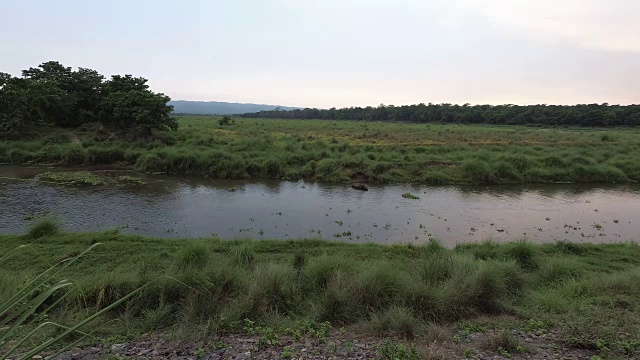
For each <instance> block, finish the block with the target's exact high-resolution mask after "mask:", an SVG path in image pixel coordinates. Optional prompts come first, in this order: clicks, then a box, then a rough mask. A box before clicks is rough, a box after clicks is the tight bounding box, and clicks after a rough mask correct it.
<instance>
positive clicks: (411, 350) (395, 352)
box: [376, 341, 420, 360]
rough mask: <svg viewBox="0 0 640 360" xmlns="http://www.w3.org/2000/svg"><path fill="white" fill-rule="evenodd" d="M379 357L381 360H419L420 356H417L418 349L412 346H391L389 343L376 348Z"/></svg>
mask: <svg viewBox="0 0 640 360" xmlns="http://www.w3.org/2000/svg"><path fill="white" fill-rule="evenodd" d="M376 352H377V353H378V355H379V356H381V357H382V358H383V359H388V360H419V359H420V355H419V354H418V349H417V348H416V346H415V345H414V344H410V345H408V346H407V345H404V344H395V345H394V344H392V343H390V342H388V341H387V342H385V343H384V344H383V345H382V346H379V347H378V348H377V351H376Z"/></svg>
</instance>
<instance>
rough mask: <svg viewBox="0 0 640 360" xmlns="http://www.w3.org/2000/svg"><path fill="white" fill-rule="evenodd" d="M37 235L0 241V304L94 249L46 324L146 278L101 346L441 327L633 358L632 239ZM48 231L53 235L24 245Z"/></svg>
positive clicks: (638, 292)
mask: <svg viewBox="0 0 640 360" xmlns="http://www.w3.org/2000/svg"><path fill="white" fill-rule="evenodd" d="M36 230H38V231H35V230H33V231H32V233H31V235H25V236H22V235H2V236H0V244H2V246H1V249H2V250H0V257H1V256H2V255H4V254H5V253H6V252H7V251H9V250H10V249H14V248H16V247H18V246H19V245H22V244H29V246H27V247H25V248H23V249H21V250H20V252H19V253H18V254H16V255H15V256H14V257H12V258H10V259H9V260H7V261H4V262H3V263H2V264H0V280H1V281H0V284H1V285H0V299H1V300H6V299H7V298H8V296H9V295H10V294H11V293H12V292H13V291H15V289H16V288H17V287H18V286H20V284H22V283H24V280H25V279H26V278H30V277H33V276H34V275H35V274H38V273H39V272H41V271H43V270H45V269H46V268H47V267H48V266H50V265H51V264H54V263H56V262H58V261H60V260H62V259H65V258H68V257H70V256H75V255H77V254H79V253H80V252H81V251H83V250H85V249H86V248H88V247H89V246H90V245H91V244H95V243H98V242H99V243H100V245H98V246H97V247H96V248H94V249H93V250H92V251H90V252H89V253H88V254H87V255H85V256H84V257H83V258H82V259H80V260H79V261H78V262H77V263H76V264H74V265H72V266H71V267H69V268H68V270H65V273H63V274H60V277H65V278H68V279H71V280H73V282H74V283H75V284H76V287H75V289H74V291H73V294H72V296H70V297H68V298H66V299H65V300H64V302H63V303H62V304H61V305H60V307H59V308H58V309H57V310H56V311H54V312H52V313H50V315H49V319H50V320H51V321H55V322H58V323H62V324H70V323H73V322H74V321H77V319H79V318H81V317H82V316H86V314H88V313H90V312H92V311H95V310H96V309H98V308H100V307H104V306H106V305H107V304H109V303H112V302H113V301H115V300H116V299H119V298H121V297H122V296H124V295H125V294H127V293H129V292H131V291H133V290H134V289H136V288H138V287H139V286H141V285H143V284H146V283H149V282H150V285H149V286H148V287H147V288H145V289H144V290H143V291H142V292H141V293H139V295H137V296H136V298H135V299H134V300H132V301H130V302H128V303H127V304H126V305H123V306H121V307H120V308H119V310H117V311H114V312H111V313H109V315H108V316H107V319H103V321H100V323H93V324H91V326H90V327H89V328H88V329H87V330H92V331H96V333H97V334H100V336H103V337H104V338H109V337H123V338H125V339H126V338H139V337H140V336H142V334H145V333H158V332H159V333H173V334H175V336H176V338H178V339H182V340H183V341H189V342H193V343H197V342H198V341H199V340H204V339H212V338H215V337H218V336H222V335H224V334H247V335H251V338H253V339H255V341H256V342H257V343H256V344H254V345H256V346H258V347H264V348H268V349H272V350H273V349H276V350H277V351H279V352H284V351H285V349H284V347H283V346H281V341H280V339H283V342H282V343H285V342H284V339H291V338H293V339H296V338H309V339H312V340H313V339H315V340H313V341H320V340H322V339H323V337H325V338H326V337H328V336H329V335H328V334H329V333H330V334H332V335H331V336H330V337H331V338H332V339H335V337H336V336H337V337H340V333H341V329H343V330H342V331H345V332H347V333H349V334H351V335H357V336H358V337H360V338H361V337H370V338H372V339H381V338H383V339H384V338H386V339H392V340H393V341H394V342H393V344H394V345H393V346H394V347H395V346H396V345H395V344H399V343H402V344H408V345H407V346H409V347H410V346H411V345H412V344H413V346H416V347H417V349H422V350H421V351H426V350H427V346H428V341H427V340H429V339H432V336H434V335H433V334H435V333H438V332H439V331H440V330H438V329H444V330H443V334H445V335H443V340H442V341H443V343H446V344H450V345H451V348H452V349H458V350H456V351H463V352H465V353H466V352H467V350H469V351H470V354H469V355H473V354H474V351H475V353H477V352H478V351H479V350H473V349H475V348H473V347H471V345H469V346H470V348H469V349H467V348H465V346H466V345H465V344H466V343H467V342H468V341H470V340H469V339H471V340H473V339H475V338H483V337H488V338H491V339H493V340H491V341H490V342H489V344H490V345H488V346H489V348H491V351H492V352H494V353H495V354H496V355H499V353H502V354H503V355H504V354H506V353H509V354H511V355H517V354H520V353H521V355H522V356H523V357H524V356H525V355H527V354H528V356H534V355H531V354H532V352H533V351H535V346H532V345H530V344H529V345H528V344H527V341H526V340H524V339H526V337H527V336H529V337H531V336H533V335H535V336H536V337H540V338H541V339H543V340H541V341H547V340H544V339H546V338H547V337H548V339H553V342H554V343H555V344H557V345H558V346H562V348H564V349H567V350H566V351H570V350H571V351H574V350H575V351H577V350H576V349H581V351H585V353H591V354H595V353H598V354H599V356H611V357H613V356H619V357H623V358H624V357H631V358H633V357H634V356H637V355H638V351H639V350H640V334H638V331H637V329H638V328H640V315H639V314H638V312H637V310H638V308H639V307H640V289H639V288H638V287H637V284H638V282H639V281H640V247H639V246H638V245H637V244H632V243H625V244H606V245H605V244H603V245H594V244H570V243H557V244H545V245H532V244H530V243H527V242H514V243H506V244H495V243H482V244H475V245H459V246H456V247H455V248H453V249H447V248H444V247H442V246H440V245H439V243H437V242H433V241H432V242H429V243H427V244H425V245H422V246H409V245H393V246H384V245H374V244H364V245H354V244H346V243H337V242H327V241H320V240H295V241H253V242H250V241H221V240H216V239H191V240H187V239H183V240H167V239H154V238H143V237H136V236H125V235H121V234H118V233H117V232H106V233H84V234H80V233H55V230H56V229H55V228H51V227H46V226H45V227H41V228H39V229H36ZM47 233H52V234H53V235H49V236H46V237H44V238H40V239H39V240H37V241H35V242H34V240H33V239H34V238H36V237H38V238H39V237H40V236H41V235H43V234H47ZM109 320H111V321H109ZM445 330H446V331H445ZM482 334H485V335H482ZM514 334H515V335H514ZM523 334H524V335H523ZM526 334H529V335H526ZM523 336H524V337H523ZM185 339H186V340H185ZM445 339H446V340H445ZM518 339H520V341H519V340H518ZM375 341H378V340H375ZM375 341H374V342H375ZM549 341H551V340H549ZM207 344H211V343H209V342H208V343H207ZM409 347H408V348H409ZM293 349H296V352H298V351H302V350H301V349H302V348H301V347H300V348H299V347H296V346H294V347H293ZM572 349H573V350H572ZM458 355H464V354H458ZM297 356H299V354H296V355H295V357H297ZM518 356H520V355H518ZM461 357H463V356H461Z"/></svg>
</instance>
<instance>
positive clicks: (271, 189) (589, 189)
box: [0, 166, 640, 245]
mask: <svg viewBox="0 0 640 360" xmlns="http://www.w3.org/2000/svg"><path fill="white" fill-rule="evenodd" d="M49 170H50V169H42V168H16V167H6V166H3V167H0V177H5V179H0V204H2V206H0V232H3V233H16V232H22V231H24V230H25V227H26V221H25V220H24V219H25V218H27V217H30V216H33V215H38V214H43V213H46V212H50V213H52V214H54V215H55V216H56V217H58V218H59V219H60V221H61V222H62V223H63V226H64V228H65V229H68V230H74V231H75V230H77V231H93V230H106V229H112V228H115V227H124V228H123V229H122V231H123V232H127V233H136V234H143V235H152V236H160V237H207V236H211V235H212V234H215V235H216V236H220V237H222V238H226V239H233V238H254V239H268V238H276V239H283V238H302V237H322V238H325V239H334V240H340V241H348V242H380V243H394V242H416V243H420V242H424V241H427V240H428V239H429V238H430V237H435V238H438V239H441V240H442V241H443V242H445V243H447V244H448V245H453V244H455V243H458V242H474V241H481V240H484V239H488V238H492V239H494V240H497V241H504V240H513V239H517V238H520V237H522V236H527V237H528V238H530V239H532V240H533V241H537V242H545V241H555V240H569V241H576V242H619V241H629V240H635V237H636V235H637V234H638V233H640V232H639V230H640V222H639V223H638V224H636V223H635V219H640V186H638V185H586V184H553V185H548V184H547V185H533V186H489V187H487V186H482V187H478V186H442V187H428V186H416V185H389V186H379V185H378V186H376V185H373V186H371V187H370V191H368V192H361V191H357V190H353V189H351V188H350V187H349V186H345V185H343V184H319V183H314V182H305V181H297V182H286V181H262V182H252V181H241V180H240V181H238V180H212V179H199V178H192V177H179V176H162V177H152V176H145V175H140V174H135V175H136V176H142V177H144V179H145V180H146V182H147V183H146V184H145V185H136V186H128V187H72V186H63V185H52V184H45V183H40V182H36V181H24V180H29V179H33V178H34V177H36V176H37V174H38V173H42V172H44V171H49ZM100 170H110V171H112V170H111V169H100ZM116 174H118V173H117V172H115V173H114V175H116ZM7 177H8V178H21V179H23V180H10V179H6V178H7ZM232 190H233V191H232ZM406 192H410V193H412V194H415V195H417V196H419V197H420V198H419V199H417V200H409V199H404V198H402V196H401V195H402V194H403V193H406Z"/></svg>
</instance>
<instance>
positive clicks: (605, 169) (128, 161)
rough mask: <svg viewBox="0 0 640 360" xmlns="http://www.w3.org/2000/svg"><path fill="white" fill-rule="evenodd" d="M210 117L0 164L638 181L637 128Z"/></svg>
mask: <svg viewBox="0 0 640 360" xmlns="http://www.w3.org/2000/svg"><path fill="white" fill-rule="evenodd" d="M217 120H218V119H217V118H213V117H212V118H208V117H198V118H189V117H182V118H180V122H181V124H182V125H183V126H182V127H181V129H180V130H179V131H178V132H175V133H168V134H158V137H157V138H156V139H147V140H137V141H127V140H126V139H111V138H108V137H104V135H101V134H98V133H91V132H75V133H74V134H73V136H69V135H70V134H55V136H56V139H57V140H56V141H54V142H52V141H50V139H48V137H47V134H43V135H42V136H41V137H40V138H38V140H19V141H16V140H11V141H4V142H2V144H0V163H13V164H24V163H47V164H51V163H54V164H55V163H57V164H64V165H95V164H120V165H129V166H134V167H135V168H137V169H139V170H141V171H146V172H152V173H157V172H163V173H180V174H194V175H201V176H209V177H214V178H275V179H299V178H301V177H305V178H316V179H318V180H325V181H339V182H343V181H348V180H349V178H350V176H352V175H354V174H357V173H358V174H364V175H365V176H366V177H367V178H368V179H369V180H370V181H377V182H422V183H430V184H451V183H476V184H489V183H531V182H607V183H613V182H628V181H634V180H636V181H637V180H640V164H639V163H638V161H636V159H637V158H638V156H640V144H639V143H638V141H637V140H636V139H637V138H638V135H639V130H638V129H609V130H608V131H607V132H606V133H603V132H601V131H599V130H594V129H580V128H572V129H564V128H553V129H551V128H549V129H532V128H527V127H522V126H491V125H436V124H429V125H425V124H400V123H394V124H387V123H366V122H349V121H335V122H327V121H321V120H272V119H261V120H260V121H259V122H256V121H255V120H251V119H239V120H238V122H237V123H236V124H234V125H232V126H220V125H219V124H218V121H217ZM64 131H67V130H64ZM58 138H59V139H58ZM71 139H79V140H80V143H74V142H72V140H71ZM603 139H604V140H603ZM76 142H77V141H76Z"/></svg>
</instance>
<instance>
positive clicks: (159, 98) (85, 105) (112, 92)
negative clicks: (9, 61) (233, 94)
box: [0, 61, 178, 134]
mask: <svg viewBox="0 0 640 360" xmlns="http://www.w3.org/2000/svg"><path fill="white" fill-rule="evenodd" d="M169 100H171V99H170V98H169V97H168V96H166V95H164V94H159V93H154V92H152V91H151V90H149V86H148V85H147V79H145V78H142V77H134V76H132V75H124V76H121V75H114V76H112V77H111V79H109V80H108V81H105V78H104V76H102V75H101V74H99V73H98V72H97V71H95V70H91V69H87V68H79V69H78V70H77V71H73V70H72V69H71V68H70V67H65V66H63V65H62V64H60V63H59V62H57V61H48V62H45V63H42V64H40V65H39V66H38V67H35V68H29V69H28V70H23V71H22V77H21V78H14V77H12V76H11V75H9V74H6V73H0V131H3V132H9V131H11V132H17V131H25V130H26V129H29V128H35V127H41V126H59V127H77V126H80V125H82V124H84V123H87V122H93V121H100V122H101V123H103V124H104V125H105V126H107V127H110V128H112V129H118V130H129V129H134V130H136V131H139V132H141V133H144V134H149V133H151V131H152V130H167V129H168V130H175V129H177V127H178V123H177V121H176V120H175V119H174V118H172V117H171V116H170V113H171V111H172V110H173V107H172V106H169V105H167V103H168V102H169Z"/></svg>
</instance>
